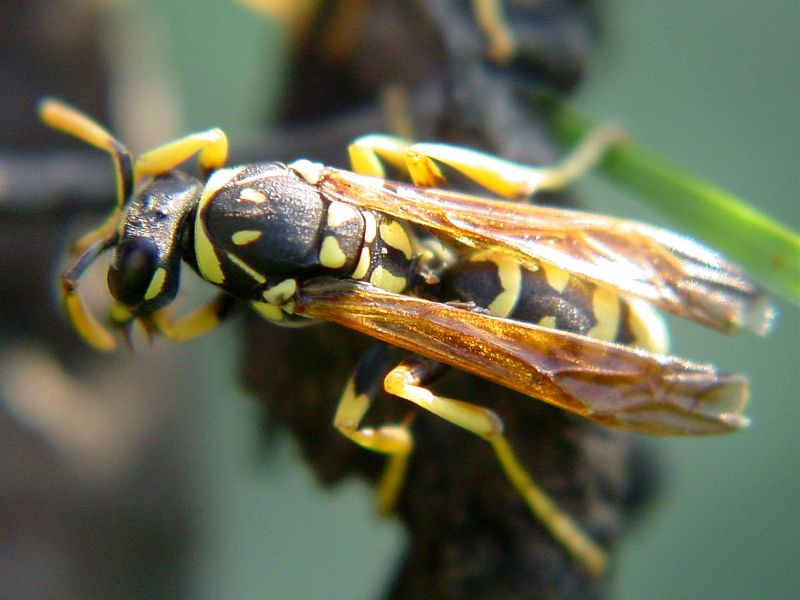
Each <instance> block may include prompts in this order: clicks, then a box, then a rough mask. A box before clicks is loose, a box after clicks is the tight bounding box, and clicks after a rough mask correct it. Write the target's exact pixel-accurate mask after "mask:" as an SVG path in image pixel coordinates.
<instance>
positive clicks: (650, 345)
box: [437, 251, 665, 352]
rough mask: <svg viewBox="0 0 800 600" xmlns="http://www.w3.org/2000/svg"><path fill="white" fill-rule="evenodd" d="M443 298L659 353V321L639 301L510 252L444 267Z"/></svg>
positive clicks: (476, 255)
mask: <svg viewBox="0 0 800 600" xmlns="http://www.w3.org/2000/svg"><path fill="white" fill-rule="evenodd" d="M440 280H441V281H440V284H439V291H438V292H437V293H438V295H439V296H440V298H441V299H442V300H445V301H451V300H457V301H461V302H474V303H475V304H476V305H477V306H480V307H483V308H487V309H488V310H489V311H490V312H491V313H492V314H494V315H496V316H499V317H506V318H509V319H513V320H516V321H525V322H528V323H534V324H536V325H541V326H543V327H548V328H550V329H559V330H562V331H569V332H571V333H577V334H580V335H586V336H588V337H592V338H595V339H599V340H603V341H607V342H615V343H619V344H631V345H636V346H640V347H643V348H647V349H649V350H653V351H658V352H663V351H664V350H665V348H664V347H663V346H664V344H665V341H664V335H665V334H664V331H663V324H661V323H660V320H659V319H658V318H657V315H655V314H654V313H652V311H649V312H648V309H647V307H646V306H645V305H643V303H638V302H631V301H629V300H627V299H626V298H624V297H622V296H620V295H619V294H618V293H616V292H615V291H614V290H612V289H610V288H608V287H605V286H601V285H597V284H595V283H593V282H590V281H587V280H585V279H581V278H578V277H575V276H573V275H570V274H569V273H568V272H566V271H564V270H563V269H559V268H558V267H554V266H551V265H547V264H544V263H542V264H541V265H540V266H539V268H538V269H535V270H534V269H528V268H525V267H522V266H521V265H520V264H519V262H518V261H517V260H516V259H515V258H514V257H513V256H511V255H509V254H503V253H498V252H492V251H481V252H476V253H474V254H472V255H471V256H468V257H467V258H466V259H464V260H462V261H459V262H457V263H456V264H454V265H452V266H451V267H449V268H448V269H446V270H445V271H444V272H443V273H442V274H441V277H440Z"/></svg>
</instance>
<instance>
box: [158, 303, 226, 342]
mask: <svg viewBox="0 0 800 600" xmlns="http://www.w3.org/2000/svg"><path fill="white" fill-rule="evenodd" d="M235 304H236V300H235V299H234V298H233V297H232V296H229V295H227V294H220V295H219V296H218V297H217V298H215V299H214V300H212V301H211V302H209V303H208V304H204V305H203V306H201V307H199V308H197V309H196V310H194V311H192V312H190V313H189V314H187V315H184V316H182V317H179V318H177V319H176V318H174V317H173V316H172V312H171V310H170V309H169V308H162V309H161V310H157V311H155V312H154V313H152V314H150V315H148V316H147V317H145V318H143V323H144V325H145V327H146V328H148V329H150V328H152V329H155V330H156V331H158V332H159V333H160V334H161V335H163V336H164V337H166V338H168V339H170V340H172V341H173V342H179V343H182V342H188V341H189V340H193V339H194V338H197V337H200V336H202V335H205V334H207V333H208V332H210V331H212V330H213V329H215V328H216V327H217V326H218V325H219V324H220V323H221V322H222V320H223V319H225V318H226V317H227V316H228V315H229V314H230V311H231V309H232V308H233V306H234V305H235Z"/></svg>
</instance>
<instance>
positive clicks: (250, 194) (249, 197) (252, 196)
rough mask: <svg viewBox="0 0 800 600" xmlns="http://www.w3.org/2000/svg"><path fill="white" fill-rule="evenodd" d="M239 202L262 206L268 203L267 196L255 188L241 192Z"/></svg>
mask: <svg viewBox="0 0 800 600" xmlns="http://www.w3.org/2000/svg"><path fill="white" fill-rule="evenodd" d="M239 200H244V201H246V202H255V203H256V204H262V203H264V202H266V201H267V196H266V194H264V193H262V192H259V191H258V190H256V189H254V188H245V189H243V190H242V191H241V192H239Z"/></svg>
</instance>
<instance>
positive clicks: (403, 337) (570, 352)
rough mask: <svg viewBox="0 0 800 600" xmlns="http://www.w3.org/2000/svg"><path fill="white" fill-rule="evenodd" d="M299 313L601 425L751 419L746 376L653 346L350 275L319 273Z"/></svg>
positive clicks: (652, 428)
mask: <svg viewBox="0 0 800 600" xmlns="http://www.w3.org/2000/svg"><path fill="white" fill-rule="evenodd" d="M296 300H297V304H296V312H297V313H298V314H302V315H305V316H308V317H313V318H317V319H324V320H326V321H333V322H335V323H339V324H341V325H344V326H346V327H349V328H351V329H355V330H357V331H360V332H362V333H365V334H367V335H370V336H372V337H375V338H377V339H379V340H382V341H384V342H387V343H389V344H392V345H395V346H399V347H401V348H405V349H407V350H410V351H412V352H415V353H417V354H421V355H423V356H426V357H428V358H432V359H434V360H437V361H440V362H442V363H445V364H448V365H451V366H453V367H456V368H458V369H461V370H464V371H468V372H470V373H474V374H475V375H478V376H479V377H482V378H484V379H487V380H490V381H493V382H495V383H498V384H500V385H502V386H505V387H507V388H510V389H513V390H516V391H518V392H522V393H523V394H527V395H529V396H533V397H536V398H540V399H542V400H545V401H547V402H549V403H551V404H554V405H556V406H559V407H561V408H563V409H566V410H569V411H572V412H574V413H577V414H579V415H582V416H585V417H587V418H589V419H592V420H594V421H598V422H601V423H603V424H605V425H610V426H613V427H620V428H623V429H630V430H635V431H641V432H646V433H660V434H687V435H688V434H703V433H720V432H723V431H729V430H731V429H736V428H739V427H742V426H744V425H746V424H747V419H746V418H745V417H743V416H741V414H740V413H741V411H742V410H743V408H744V406H745V404H746V402H747V393H748V391H747V380H746V379H745V378H744V377H742V376H739V375H725V374H723V373H721V372H720V371H718V370H717V369H716V368H715V367H713V366H710V365H702V364H695V363H692V362H689V361H685V360H681V359H679V358H675V357H672V356H665V355H658V354H652V353H649V352H645V351H642V350H637V349H634V348H630V347H627V346H621V345H618V344H610V343H606V342H601V341H598V340H594V339H591V338H587V337H585V336H581V335H576V334H572V333H568V332H563V331H559V330H554V329H548V328H545V327H540V326H537V325H532V324H528V323H522V322H518V321H512V320H509V319H503V318H499V317H494V316H491V315H489V314H487V313H484V312H478V311H476V310H470V309H468V308H464V307H461V306H456V305H453V304H443V303H438V302H432V301H429V300H425V299H422V298H416V297H413V296H406V295H402V294H395V293H392V292H387V291H384V290H381V289H380V288H377V287H375V286H372V285H370V284H368V283H364V282H359V281H352V280H327V279H325V280H317V281H316V282H314V283H309V284H307V285H305V286H304V287H303V288H302V290H300V291H299V292H298V293H297V296H296Z"/></svg>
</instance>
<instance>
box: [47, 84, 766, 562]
mask: <svg viewBox="0 0 800 600" xmlns="http://www.w3.org/2000/svg"><path fill="white" fill-rule="evenodd" d="M40 114H41V117H42V119H43V120H44V122H45V123H47V124H49V125H50V126H52V127H54V128H56V129H59V130H61V131H64V132H66V133H69V134H72V135H73V136H75V137H77V138H79V139H81V140H83V141H85V142H87V143H89V144H91V145H93V146H96V147H98V148H100V149H102V150H104V151H105V152H107V153H108V154H110V156H111V158H112V159H113V162H114V167H115V174H116V187H117V190H116V198H117V199H116V204H115V206H114V209H113V211H112V212H111V214H110V215H109V217H108V218H107V219H106V220H105V221H104V222H103V223H102V224H101V225H100V226H99V227H97V228H96V229H94V230H92V231H90V232H89V233H87V234H86V235H84V236H83V237H82V238H81V239H79V240H78V241H77V242H76V244H75V246H74V248H73V252H74V255H75V258H74V260H73V262H72V263H71V264H70V266H69V267H68V268H67V270H66V271H65V272H64V273H63V274H62V277H61V292H62V296H63V301H64V304H65V307H66V312H67V314H68V316H69V318H70V320H71V322H72V323H73V325H74V327H75V329H76V330H77V331H78V332H79V333H80V335H81V336H82V337H83V338H84V339H85V340H86V341H87V342H88V343H89V344H91V345H93V346H95V347H96V348H98V349H101V350H111V349H113V348H114V347H115V346H116V340H115V336H114V335H113V333H112V331H111V328H110V327H107V326H106V325H104V324H102V323H101V322H100V321H99V320H98V319H97V318H96V317H94V316H93V315H92V313H91V311H90V310H89V309H88V307H87V305H86V304H85V302H84V301H83V300H82V298H81V296H80V294H79V293H78V282H79V279H80V277H81V275H82V274H83V273H84V272H85V271H86V269H87V268H88V267H89V265H91V264H92V263H93V262H94V261H95V260H96V259H97V258H98V257H99V256H100V255H101V254H103V253H104V252H106V251H108V250H113V256H112V258H111V262H110V266H109V269H108V276H107V281H108V289H109V291H110V293H111V296H112V297H113V299H114V301H113V304H112V308H111V311H110V323H111V325H112V326H113V328H120V329H122V330H123V331H127V329H128V328H129V327H130V326H131V325H132V324H133V323H135V322H139V323H141V324H143V325H144V326H145V328H146V329H147V330H148V331H150V332H156V333H160V334H163V335H165V336H167V337H169V338H171V339H174V340H177V341H184V340H187V339H190V338H192V337H195V336H198V335H201V334H203V333H205V332H207V331H209V330H211V329H212V328H214V327H215V326H216V325H218V324H219V322H220V321H221V320H222V319H223V318H225V316H227V315H228V314H229V313H230V309H231V307H232V306H233V305H234V304H235V303H237V302H244V303H246V304H248V305H249V306H250V307H251V308H252V309H253V310H255V311H256V312H257V313H259V314H261V315H262V316H263V317H265V318H266V319H268V320H269V321H272V322H274V323H277V324H279V325H286V326H299V325H306V324H311V323H313V322H315V321H320V320H322V321H331V322H335V323H339V324H341V325H344V326H345V327H349V328H352V329H354V330H356V331H359V332H362V333H365V334H367V335H369V336H372V337H373V338H376V339H377V340H379V341H380V342H383V343H384V344H385V345H388V346H395V347H399V348H401V349H404V350H406V351H408V352H409V356H408V357H407V358H406V359H405V360H402V361H401V362H400V363H399V364H392V363H391V362H389V360H390V359H389V358H388V357H389V354H388V353H385V352H371V353H369V355H368V356H366V357H364V358H363V359H362V360H361V361H360V362H359V363H358V365H357V367H356V369H355V371H354V373H353V374H352V376H351V377H350V379H349V381H348V382H347V384H346V386H345V388H344V392H343V393H342V395H341V398H340V400H339V404H338V407H337V410H336V414H335V418H334V426H335V427H336V428H337V429H338V430H339V431H341V432H342V433H343V434H344V435H345V436H347V437H348V438H350V439H351V440H352V441H354V442H355V443H357V444H360V445H361V446H363V447H365V448H367V449H369V450H372V451H376V452H379V453H383V454H386V455H387V456H388V463H387V467H386V469H385V473H384V476H383V478H382V480H381V482H380V484H379V487H378V501H379V504H380V505H381V506H383V507H384V508H386V509H388V508H389V507H391V505H392V504H393V502H394V499H395V497H396V496H397V494H398V493H399V490H400V488H401V485H402V480H403V474H404V471H405V468H406V465H407V458H408V456H409V453H410V452H411V450H412V447H413V437H412V431H411V422H410V421H402V422H399V423H387V424H383V425H380V426H377V427H366V426H363V425H362V420H363V419H364V417H365V415H366V413H367V411H368V409H369V407H370V403H371V401H372V399H373V398H374V397H375V396H376V395H377V394H378V393H379V392H380V391H381V390H383V391H385V392H387V393H388V394H390V395H391V396H395V397H397V398H400V399H403V400H406V401H408V402H410V403H412V404H413V405H416V406H417V407H420V408H422V409H424V410H428V411H430V412H432V413H434V414H436V415H438V416H439V417H441V418H443V419H446V420H447V421H449V422H451V423H453V424H455V425H457V426H459V427H462V428H464V429H466V430H468V431H470V432H472V433H474V434H476V435H477V436H479V437H481V438H483V439H484V440H486V441H487V442H488V443H489V444H490V445H491V447H492V449H493V450H494V452H495V454H496V456H497V459H498V461H499V463H500V465H501V467H502V469H503V470H504V472H505V473H506V474H507V476H508V479H509V480H510V482H511V484H512V485H513V486H514V487H515V488H516V489H517V490H518V491H519V492H520V494H521V496H522V497H523V498H524V500H525V502H526V503H527V504H528V506H529V507H530V509H531V511H532V512H533V513H534V515H535V516H536V517H538V518H539V519H541V521H542V522H543V523H544V524H545V526H546V527H547V528H548V529H549V531H550V532H551V534H552V535H553V537H554V538H555V539H557V540H558V541H559V542H560V543H561V544H563V546H564V547H565V548H566V549H567V550H568V551H569V552H570V553H571V554H572V555H574V556H575V557H576V559H578V560H579V561H581V562H582V563H583V564H585V565H586V567H587V568H588V569H589V570H590V571H591V572H593V573H599V572H601V571H602V570H603V569H604V567H605V563H606V559H605V556H604V553H603V550H602V549H601V548H600V547H599V546H598V545H597V544H596V543H595V542H594V541H593V540H592V539H591V538H590V537H589V536H588V535H587V534H585V533H584V532H583V531H582V530H581V528H580V526H579V525H578V524H577V523H575V522H574V521H573V520H572V519H571V518H570V517H569V516H568V515H567V514H566V513H565V512H564V511H562V510H561V509H560V508H559V507H558V506H557V505H556V504H555V503H554V502H553V501H552V500H551V499H550V498H549V497H548V496H547V494H546V493H545V492H544V491H543V490H542V489H540V488H539V486H538V485H537V484H536V483H535V482H534V480H533V479H532V478H531V476H530V475H529V474H528V473H527V471H526V469H525V467H524V466H523V465H522V464H521V462H520V461H519V460H518V459H517V457H516V455H515V453H514V451H513V449H512V448H511V446H510V444H509V443H508V441H507V439H506V437H505V436H504V434H503V423H502V421H501V420H500V418H499V416H498V415H497V414H496V413H494V412H493V411H492V410H490V409H489V408H486V407H483V406H478V405H476V404H473V403H468V402H464V401H461V400H458V399H453V398H446V397H443V396H439V395H436V394H435V393H433V392H432V391H431V390H430V389H429V385H430V384H431V383H432V382H433V381H434V380H435V379H436V378H437V377H439V376H440V375H441V373H442V371H443V370H444V369H446V368H447V367H452V368H456V369H459V370H462V371H466V372H470V373H472V374H475V375H477V376H479V377H482V378H484V379H486V380H489V381H492V382H494V383H497V384H499V385H502V386H505V387H507V388H510V389H512V390H516V391H518V392H521V393H523V394H526V395H528V396H531V397H533V398H536V399H539V400H543V401H545V402H549V403H551V404H553V405H555V406H558V407H560V408H562V409H564V410H567V411H571V412H573V413H576V414H578V415H581V416H583V417H586V418H588V419H591V420H593V421H596V422H598V423H602V424H604V425H607V426H611V427H617V428H622V429H627V430H631V431H637V432H643V433H650V434H673V435H693V434H715V433H721V432H726V431H730V430H735V429H739V428H741V427H744V426H745V425H747V422H748V421H747V418H746V417H745V416H743V414H742V411H743V409H744V407H745V404H746V402H747V396H748V389H747V380H746V378H745V377H743V376H741V375H731V374H725V373H723V372H721V371H720V370H719V369H717V368H716V367H714V366H712V365H706V364H697V363H694V362H690V361H687V360H684V359H681V358H677V357H674V356H670V355H668V354H666V350H667V334H666V330H665V327H664V325H663V322H662V321H661V320H660V316H659V314H658V313H657V312H656V310H655V309H660V310H662V311H665V312H668V313H672V314H675V315H678V316H680V317H684V318H687V319H690V320H692V321H696V322H698V323H700V324H703V325H706V326H709V327H712V328H715V329H717V330H720V331H723V332H726V333H732V332H734V331H736V330H737V329H741V328H747V329H751V330H753V331H755V332H756V333H759V334H763V333H765V332H766V331H767V329H768V327H769V325H770V322H771V319H772V309H771V307H770V306H769V304H768V303H767V302H766V300H765V298H764V295H763V293H762V292H761V290H760V289H759V288H758V287H757V285H756V284H754V283H753V282H752V281H751V280H750V279H749V278H748V277H747V276H746V275H745V274H744V273H743V272H742V271H741V270H740V269H739V268H738V267H736V266H734V265H732V264H730V263H728V262H727V261H726V260H725V259H724V258H722V257H721V256H720V255H718V254H717V253H715V252H714V251H712V250H709V249H707V248H705V247H704V246H702V245H700V244H699V243H697V242H695V241H692V240H690V239H687V238H685V237H683V236H680V235H677V234H675V233H671V232H668V231H666V230H663V229H660V228H655V227H652V226H648V225H644V224H641V223H636V222H632V221H626V220H621V219H616V218H611V217H607V216H601V215H597V214H591V213H584V212H578V211H572V210H563V209H556V208H547V207H543V206H537V205H532V204H527V203H518V202H511V201H509V200H506V199H500V200H497V199H489V198H485V197H480V196H474V195H467V194H462V193H456V192H452V191H448V190H445V189H444V188H443V186H444V185H445V171H444V169H452V170H454V171H456V172H459V173H461V174H462V175H464V176H466V177H467V178H468V179H470V180H473V181H474V182H475V183H477V184H478V185H479V186H481V187H483V188H486V189H487V190H489V191H490V192H492V193H493V194H496V195H498V196H501V197H504V198H528V197H530V196H531V195H533V194H534V193H535V192H537V191H540V190H547V189H560V188H562V187H564V186H565V185H567V184H568V183H570V182H571V181H572V180H574V179H575V178H577V177H579V176H580V175H581V174H582V173H583V172H585V171H586V170H587V169H588V168H589V167H590V166H591V165H592V164H594V163H595V162H597V160H598V158H599V156H600V155H601V154H602V153H603V152H604V151H605V149H606V148H607V147H608V146H609V145H610V144H612V143H614V139H615V138H614V136H613V135H610V134H609V132H608V131H607V130H605V131H604V130H600V131H599V132H598V133H597V134H595V135H593V136H589V138H588V139H587V140H585V142H584V143H583V144H581V145H580V146H579V147H578V148H577V149H576V150H575V151H574V152H573V153H572V154H570V155H569V156H568V157H567V158H566V159H564V161H563V162H562V163H560V164H558V165H556V166H554V167H546V168H535V167H530V166H525V165H519V164H515V163H511V162H508V161H505V160H502V159H499V158H497V157H493V156H490V155H487V154H483V153H479V152H476V151H474V150H469V149H466V148H459V147H454V146H448V145H442V144H409V143H408V142H406V141H404V140H400V139H397V138H393V137H390V136H382V135H371V136H366V137H363V138H359V139H358V140H356V141H355V142H353V144H352V145H351V146H350V147H349V153H350V158H351V163H352V169H353V171H347V170H342V169H336V168H332V167H327V166H323V165H321V164H319V163H314V162H311V161H308V160H298V161H295V162H293V163H291V164H288V165H287V164H283V163H275V162H263V163H252V164H245V165H240V166H235V167H226V166H225V161H226V156H227V139H226V137H225V135H224V133H223V132H222V131H220V130H218V129H210V130H208V131H203V132H199V133H195V134H191V135H188V136H186V137H183V138H180V139H178V140H175V141H173V142H169V143H167V144H165V145H163V146H160V147H158V148H156V149H154V150H150V151H148V152H146V153H144V154H141V155H139V156H138V157H137V158H136V159H135V160H134V158H133V156H132V155H131V153H130V152H129V151H128V150H127V149H126V148H125V147H124V146H123V145H122V144H121V143H120V142H119V141H117V140H116V139H115V138H114V137H113V136H112V135H111V134H110V133H108V132H107V131H106V130H105V129H104V128H102V127H101V126H100V125H98V124H97V123H95V122H94V121H92V120H91V119H90V118H88V117H87V116H85V115H83V114H81V113H79V112H78V111H76V110H75V109H73V108H71V107H68V106H67V105H65V104H62V103H61V102H59V101H57V100H54V99H47V100H44V101H43V102H42V103H41V105H40ZM194 155H197V156H198V161H199V167H200V170H201V172H202V179H198V178H196V177H192V176H189V175H187V174H185V173H184V172H182V171H179V170H176V168H177V167H179V166H180V165H181V164H183V163H184V162H186V161H188V160H189V159H191V158H192V157H193V156H194ZM387 166H391V167H393V168H396V169H399V170H400V171H402V172H403V173H405V174H407V175H408V176H409V178H410V180H411V181H412V184H405V183H399V182H395V181H390V180H388V179H386V178H385V170H386V168H387ZM182 262H185V263H187V264H188V265H189V266H190V267H191V268H192V269H193V270H194V271H196V272H197V273H198V274H199V275H200V276H201V277H202V278H203V279H205V280H206V281H208V282H210V283H212V284H214V285H215V286H217V287H218V288H219V289H220V294H219V295H218V296H217V297H215V298H214V299H212V300H211V301H210V302H208V303H207V304H205V305H202V306H201V307H200V308H198V309H196V310H195V311H194V312H191V313H189V314H188V315H184V316H182V317H180V318H177V317H175V316H173V315H172V313H171V311H170V308H169V305H170V304H171V303H172V302H173V300H174V299H175V296H176V294H177V292H178V289H179V287H180V279H179V277H180V267H181V263H182Z"/></svg>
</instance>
